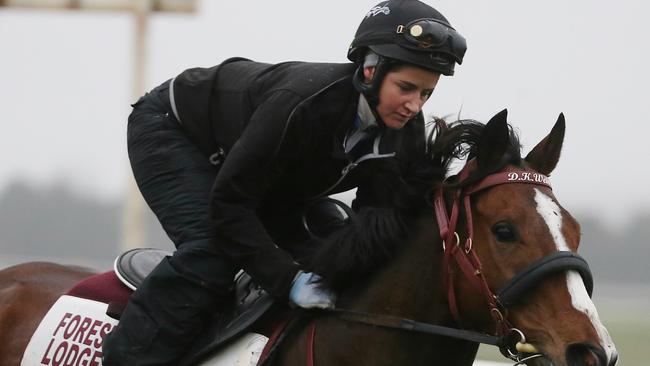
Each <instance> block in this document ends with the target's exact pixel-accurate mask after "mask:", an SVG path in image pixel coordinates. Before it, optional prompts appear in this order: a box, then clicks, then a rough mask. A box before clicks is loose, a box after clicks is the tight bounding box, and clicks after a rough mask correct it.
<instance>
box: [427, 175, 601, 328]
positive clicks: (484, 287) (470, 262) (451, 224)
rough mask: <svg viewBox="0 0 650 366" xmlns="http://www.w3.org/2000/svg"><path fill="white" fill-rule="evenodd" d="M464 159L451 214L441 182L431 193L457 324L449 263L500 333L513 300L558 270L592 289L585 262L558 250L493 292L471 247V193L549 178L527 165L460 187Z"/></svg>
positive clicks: (506, 325)
mask: <svg viewBox="0 0 650 366" xmlns="http://www.w3.org/2000/svg"><path fill="white" fill-rule="evenodd" d="M470 166H471V164H469V163H468V164H466V165H465V167H464V168H463V170H461V171H460V173H458V183H457V184H456V186H457V187H459V188H456V189H455V191H454V192H453V193H452V198H451V213H450V214H449V215H448V214H447V208H446V203H445V194H444V187H442V186H441V187H439V188H438V189H437V190H436V192H435V196H434V207H435V212H436V219H437V221H438V227H439V230H440V238H442V240H443V244H442V245H443V250H444V259H443V266H444V271H445V272H444V273H445V283H446V287H447V296H448V301H449V310H450V312H451V314H452V316H453V317H454V320H456V322H457V323H459V324H462V320H461V317H460V314H459V311H458V305H457V301H456V292H455V286H454V270H453V267H452V262H455V263H456V264H457V266H458V268H459V269H460V270H461V272H462V273H463V274H464V275H465V278H466V279H467V280H468V281H469V283H470V284H471V285H472V286H473V287H474V288H475V289H476V290H477V291H479V292H480V293H481V294H482V295H483V297H484V298H485V300H486V302H487V304H488V306H489V310H490V314H491V315H492V317H493V318H494V320H495V322H496V324H497V334H500V335H504V334H506V333H507V331H508V329H510V328H511V326H510V324H509V323H508V321H507V316H506V315H507V310H508V308H509V307H511V306H513V305H515V304H517V302H518V300H520V299H521V298H522V297H523V296H524V295H525V293H526V292H527V291H528V290H530V289H531V288H532V287H534V286H536V285H537V284H538V283H539V281H540V280H542V279H543V278H545V277H548V276H550V275H552V274H555V273H558V272H564V271H568V270H576V271H578V273H580V275H581V276H582V278H583V281H584V283H585V286H586V288H587V292H588V293H589V296H591V293H592V290H593V278H592V275H591V271H590V270H589V266H588V264H587V262H586V261H585V260H584V259H583V258H582V257H580V256H579V255H577V254H575V253H572V252H568V251H558V252H554V253H552V254H550V255H548V256H545V257H543V258H541V259H539V260H537V261H535V262H533V263H532V264H530V265H528V266H527V267H526V268H524V269H523V270H522V271H520V272H519V273H518V274H517V275H515V276H514V277H513V278H512V279H511V280H510V281H509V282H508V283H507V284H506V285H505V286H503V287H502V288H501V289H500V290H499V291H498V292H497V294H495V293H494V292H493V291H492V289H490V286H489V285H488V283H487V280H486V279H485V276H484V274H483V269H482V265H481V261H480V259H479V258H478V256H477V255H476V252H475V251H474V250H473V248H472V238H473V234H474V232H473V231H474V227H473V221H472V205H471V197H472V196H473V195H475V194H477V193H479V192H482V191H484V190H486V189H488V188H491V187H494V186H497V185H502V184H512V183H518V184H531V185H536V186H541V187H547V188H549V189H551V185H550V181H549V179H548V177H546V176H545V175H543V174H539V173H537V172H534V171H531V170H525V169H510V170H508V171H504V172H498V173H493V174H490V175H488V176H486V177H485V178H483V179H481V180H479V181H478V182H477V183H475V184H470V185H467V186H463V182H465V181H466V180H467V179H468V177H469V171H470V170H469V167H470ZM461 205H462V206H463V207H462V208H463V209H464V213H465V215H464V216H465V217H464V219H465V226H466V231H467V235H466V240H465V243H464V244H462V245H461V242H460V241H461V240H460V236H459V234H458V232H457V230H456V228H457V225H458V221H459V217H460V212H461Z"/></svg>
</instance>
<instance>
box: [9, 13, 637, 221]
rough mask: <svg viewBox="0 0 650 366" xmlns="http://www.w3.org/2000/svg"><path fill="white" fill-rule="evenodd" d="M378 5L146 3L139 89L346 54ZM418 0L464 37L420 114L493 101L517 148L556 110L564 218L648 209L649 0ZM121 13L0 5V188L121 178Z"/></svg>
mask: <svg viewBox="0 0 650 366" xmlns="http://www.w3.org/2000/svg"><path fill="white" fill-rule="evenodd" d="M376 2H377V1H375V0H372V1H361V0H355V1H350V0H332V1H326V2H324V1H319V2H315V1H276V2H268V1H227V2H226V1H208V0H205V1H202V2H201V1H199V11H198V13H197V14H194V15H169V14H157V15H154V16H153V17H152V18H151V22H150V29H149V40H150V43H149V47H148V49H147V51H148V55H149V60H148V66H147V74H146V78H147V89H149V88H151V87H153V86H155V85H157V84H159V83H160V82H162V81H164V80H166V79H168V78H170V77H172V76H174V75H176V74H178V73H179V72H181V71H182V70H184V69H186V68H189V67H195V66H212V65H214V64H216V63H219V62H220V61H222V60H224V59H225V58H228V57H231V56H244V57H248V58H252V59H255V60H259V61H265V62H271V63H274V62H280V61H287V60H304V61H327V62H346V61H347V60H346V57H345V55H346V51H347V47H348V45H349V43H350V41H351V40H352V36H353V35H354V32H355V30H356V27H357V25H358V23H359V22H360V20H361V19H362V17H363V16H364V15H365V13H366V12H367V11H368V10H369V9H370V8H371V7H372V6H373V5H375V4H376ZM428 3H429V4H430V5H432V6H434V7H436V8H437V9H438V10H440V11H441V12H442V13H443V14H445V15H446V16H447V18H448V19H449V20H450V21H451V22H452V24H453V25H454V26H455V27H456V29H457V30H458V31H459V32H460V33H462V34H463V35H464V36H465V37H466V38H467V41H468V52H467V54H466V59H465V62H464V63H463V65H461V66H460V67H458V68H457V73H456V76H454V77H445V78H443V80H441V82H440V83H439V85H438V88H437V90H436V92H435V94H434V96H433V97H432V98H431V100H430V102H429V103H428V105H427V106H426V107H425V111H426V112H427V114H435V115H438V116H444V115H448V114H452V115H454V116H456V115H458V113H459V111H461V109H462V113H461V116H462V117H465V118H476V119H479V120H485V121H486V120H487V119H489V117H491V116H492V115H493V114H494V113H496V112H498V111H500V110H501V109H503V108H508V110H509V119H510V122H511V123H512V124H513V125H514V126H515V127H516V128H517V129H518V130H519V131H520V134H521V136H522V140H523V142H524V144H525V151H526V152H527V151H528V150H529V149H530V148H532V146H533V145H534V144H535V143H537V141H538V140H540V139H541V138H542V137H544V136H545V135H546V134H547V133H548V131H549V130H550V128H551V127H552V125H553V123H554V122H555V120H556V118H557V115H558V114H559V113H560V112H564V113H565V115H566V119H567V136H566V140H565V148H564V151H563V156H562V159H561V161H560V164H559V166H558V168H557V170H556V171H555V172H554V174H553V177H552V182H553V184H554V190H555V193H556V196H558V198H559V200H560V202H561V203H562V204H563V205H564V206H565V207H566V208H567V209H569V210H570V211H572V212H574V213H580V212H592V213H597V212H602V214H603V216H604V217H606V218H608V219H611V222H616V220H618V221H620V220H621V219H622V218H624V217H625V215H626V214H627V213H631V212H639V211H642V210H650V192H649V191H648V186H649V183H650V168H649V167H648V162H647V160H646V159H647V158H648V156H650V147H649V145H650V144H649V143H648V141H647V140H648V132H649V131H650V128H649V127H648V120H649V119H650V93H649V91H648V88H649V86H650V71H649V68H650V46H648V44H650V42H649V41H648V36H649V35H650V22H648V21H647V14H648V13H650V3H648V2H647V1H643V0H620V1H616V2H614V1H601V0H571V1H566V0H550V1H543V2H542V1H521V0H491V1H483V0H471V1H462V0H440V1H428ZM133 29H134V27H133V19H132V18H131V17H130V16H129V15H127V14H120V13H100V12H70V11H47V12H44V11H33V10H18V9H7V8H4V9H3V8H0V124H1V126H2V132H1V133H0V162H1V163H0V191H2V190H3V189H4V188H5V187H6V186H7V185H8V184H10V183H11V182H15V181H24V182H30V183H31V184H34V185H37V186H47V185H50V184H65V185H69V186H71V187H72V189H74V190H76V191H79V192H82V193H84V194H87V195H92V196H97V197H100V198H103V199H115V198H119V197H121V195H122V193H123V192H124V191H125V187H126V186H127V184H128V183H129V182H130V179H131V173H130V168H129V165H128V161H127V157H126V152H125V151H126V148H125V145H126V142H125V125H126V117H127V115H128V113H129V111H130V107H129V103H130V102H131V101H132V100H133V99H134V98H133V95H132V94H133V92H132V80H133V68H132V59H133V52H132V42H133V40H132V36H133V33H134V30H133Z"/></svg>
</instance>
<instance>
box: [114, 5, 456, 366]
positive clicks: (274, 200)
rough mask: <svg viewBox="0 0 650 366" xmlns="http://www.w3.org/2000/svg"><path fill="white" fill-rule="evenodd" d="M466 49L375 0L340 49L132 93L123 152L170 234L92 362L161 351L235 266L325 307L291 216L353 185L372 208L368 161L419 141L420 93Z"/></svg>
mask: <svg viewBox="0 0 650 366" xmlns="http://www.w3.org/2000/svg"><path fill="white" fill-rule="evenodd" d="M465 50H466V44H465V39H464V38H463V37H462V36H461V35H460V34H459V33H457V32H456V31H455V30H454V28H453V27H452V26H451V25H450V23H449V21H448V20H447V19H446V18H445V17H444V16H443V15H442V14H440V13H439V12H438V11H436V10H435V9H433V8H432V7H430V6H428V5H426V4H424V3H422V2H419V1H417V0H389V1H384V2H382V3H380V4H378V5H377V6H375V7H373V8H372V9H371V10H370V11H369V12H368V13H367V14H366V15H365V18H364V19H363V21H362V22H361V24H360V26H359V28H358V30H357V32H356V35H355V38H354V40H353V42H352V45H351V46H350V48H349V51H348V58H349V59H350V60H351V61H352V62H353V63H352V64H322V63H302V62H288V63H282V64H277V65H269V64H263V63H257V62H253V61H250V60H246V59H242V58H234V59H229V60H227V61H225V62H223V63H222V64H220V65H218V66H215V67H212V68H194V69H189V70H186V71H184V72H183V73H181V74H180V75H178V76H176V77H174V78H173V79H171V80H169V81H166V82H165V83H163V84H162V85H160V86H159V87H157V88H155V89H154V90H152V91H151V92H149V93H148V94H146V95H145V96H144V97H142V98H140V100H138V102H137V103H135V104H134V105H133V107H134V110H133V113H132V114H131V116H130V117H129V124H128V149H129V158H130V161H131V165H132V168H133V173H134V176H135V179H136V182H137V183H138V187H139V188H140V191H141V192H142V195H143V196H144V198H145V200H146V202H147V203H148V205H149V206H150V207H151V209H152V210H153V212H154V213H155V214H156V215H157V217H158V219H159V221H160V222H161V224H162V226H163V228H164V229H165V231H166V232H167V234H168V235H169V237H170V238H171V239H172V241H173V242H174V244H175V245H176V248H177V250H176V251H175V252H174V254H173V255H172V256H171V257H168V258H166V259H164V260H163V261H162V262H161V263H160V264H159V265H158V266H157V267H156V269H155V270H154V271H153V273H151V275H150V276H149V277H148V278H147V279H146V280H145V282H144V283H143V284H142V285H141V286H140V287H139V288H138V290H137V291H136V292H135V293H134V294H133V296H131V299H130V301H129V303H128V305H127V306H126V309H125V311H124V313H123V314H122V317H121V320H120V323H119V325H118V326H117V327H116V328H115V329H114V330H113V332H111V333H110V334H109V335H108V337H107V339H106V340H105V342H104V365H106V366H115V365H129V366H134V365H154V364H155V365H174V364H176V361H177V360H178V358H179V357H180V356H181V355H182V353H183V352H184V351H185V350H186V349H187V347H188V345H189V344H190V343H191V342H192V341H193V340H194V338H195V337H196V336H197V334H199V332H200V331H201V325H203V324H204V323H205V320H206V319H207V318H208V317H210V316H213V314H214V313H215V312H217V313H218V312H219V309H220V308H221V307H222V306H223V304H224V303H226V302H227V300H228V299H229V296H230V293H231V285H232V280H233V277H234V274H235V273H236V271H237V270H238V269H240V268H243V269H244V270H245V271H246V272H247V273H249V274H250V275H251V276H252V277H253V278H254V280H255V281H256V282H257V283H259V284H260V285H261V286H262V287H263V288H264V289H265V290H266V291H268V292H269V293H270V294H271V295H273V296H274V297H275V298H277V299H278V300H279V301H287V299H288V300H289V301H290V302H291V303H292V304H294V305H295V306H298V307H302V308H330V307H332V306H333V305H334V304H335V301H336V294H335V293H334V292H333V291H331V290H330V289H327V288H325V287H323V286H321V285H320V284H319V278H320V277H319V275H318V274H316V273H313V272H308V271H306V270H305V268H303V266H302V265H301V264H300V263H299V262H298V261H297V259H299V258H302V257H303V256H308V253H304V252H305V248H301V240H300V235H298V234H296V232H298V231H299V230H295V231H292V230H291V229H290V228H291V222H292V221H291V218H292V217H294V216H295V213H296V212H301V211H302V209H303V208H304V207H305V206H306V204H308V202H312V201H314V200H317V199H319V198H322V197H326V196H327V195H329V194H333V193H337V192H342V191H346V190H349V189H351V188H355V187H356V188H358V190H357V197H356V200H355V202H354V205H353V208H354V209H355V210H359V209H360V208H362V207H369V208H373V207H374V208H376V209H381V207H378V205H380V204H381V203H380V202H381V200H382V197H378V195H377V193H378V192H377V191H376V190H375V189H374V186H375V184H376V183H377V182H378V181H380V180H382V179H384V176H383V174H384V173H386V171H384V170H381V171H376V170H374V169H373V166H375V164H371V162H373V160H375V161H381V160H385V161H390V162H394V163H395V166H397V167H400V166H405V165H408V164H409V162H410V161H412V160H414V159H418V158H419V157H420V156H422V155H423V154H424V148H425V144H424V120H423V117H422V113H421V109H422V106H423V105H424V103H425V102H426V101H427V100H428V98H429V96H430V95H431V93H432V92H433V90H434V89H435V87H436V84H437V83H438V80H439V78H440V76H441V75H452V74H453V73H454V66H455V64H456V63H458V64H460V63H461V62H462V60H463V56H464V54H465ZM399 172H400V169H399V168H396V169H393V170H391V171H390V172H389V174H397V175H399V174H400V173H399ZM366 212H367V211H366ZM360 219H361V220H363V217H361V218H360ZM296 222H298V221H296ZM335 226H336V225H335ZM278 227H281V229H279V230H278ZM379 234H380V233H379ZM366 239H367V240H369V241H373V240H379V238H377V237H369V238H366Z"/></svg>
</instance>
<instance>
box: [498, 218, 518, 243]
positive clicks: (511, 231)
mask: <svg viewBox="0 0 650 366" xmlns="http://www.w3.org/2000/svg"><path fill="white" fill-rule="evenodd" d="M492 234H494V236H495V237H496V238H497V240H498V241H501V242H505V243H512V242H515V241H517V240H519V235H517V230H515V228H514V227H513V226H512V225H511V224H510V223H508V222H503V221H502V222H498V223H496V224H494V226H492Z"/></svg>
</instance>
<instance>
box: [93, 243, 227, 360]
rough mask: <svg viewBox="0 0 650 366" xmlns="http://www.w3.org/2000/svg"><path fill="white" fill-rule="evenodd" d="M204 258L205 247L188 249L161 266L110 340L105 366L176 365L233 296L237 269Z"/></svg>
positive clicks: (105, 347) (132, 300)
mask: <svg viewBox="0 0 650 366" xmlns="http://www.w3.org/2000/svg"><path fill="white" fill-rule="evenodd" d="M205 254H206V251H205V250H202V249H201V248H199V249H197V248H192V246H183V247H182V248H179V250H178V251H177V252H176V253H175V254H174V256H172V257H167V258H165V259H163V260H162V261H161V262H160V264H159V265H158V266H157V267H156V268H155V269H154V270H153V272H152V273H151V274H150V275H149V276H148V277H147V278H146V279H145V281H143V283H142V284H141V285H140V287H138V289H137V290H136V291H135V292H134V293H133V295H132V296H131V298H130V300H129V303H128V304H127V306H126V308H125V309H124V312H123V313H122V316H121V318H120V322H119V324H118V325H117V326H116V327H115V328H114V329H113V331H112V332H111V333H109V334H108V335H107V336H106V337H105V339H104V345H103V365H104V366H127V365H128V366H153V365H156V366H167V365H176V364H177V362H178V360H179V359H180V358H181V357H182V356H183V354H184V353H185V351H186V350H187V349H188V348H189V346H190V344H191V342H192V341H193V340H194V339H195V337H196V336H197V335H198V334H199V333H200V332H201V330H202V327H203V326H205V325H206V323H208V320H209V319H210V318H212V317H213V316H214V315H215V313H216V312H218V311H219V308H220V307H221V306H222V305H223V304H225V303H226V301H228V300H229V296H231V293H230V290H231V285H232V279H233V277H234V267H233V266H232V265H230V264H229V263H228V262H226V261H225V260H223V259H221V258H219V257H215V256H210V255H205ZM215 278H216V279H217V281H215V280H214V279H215ZM204 279H208V280H204Z"/></svg>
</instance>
